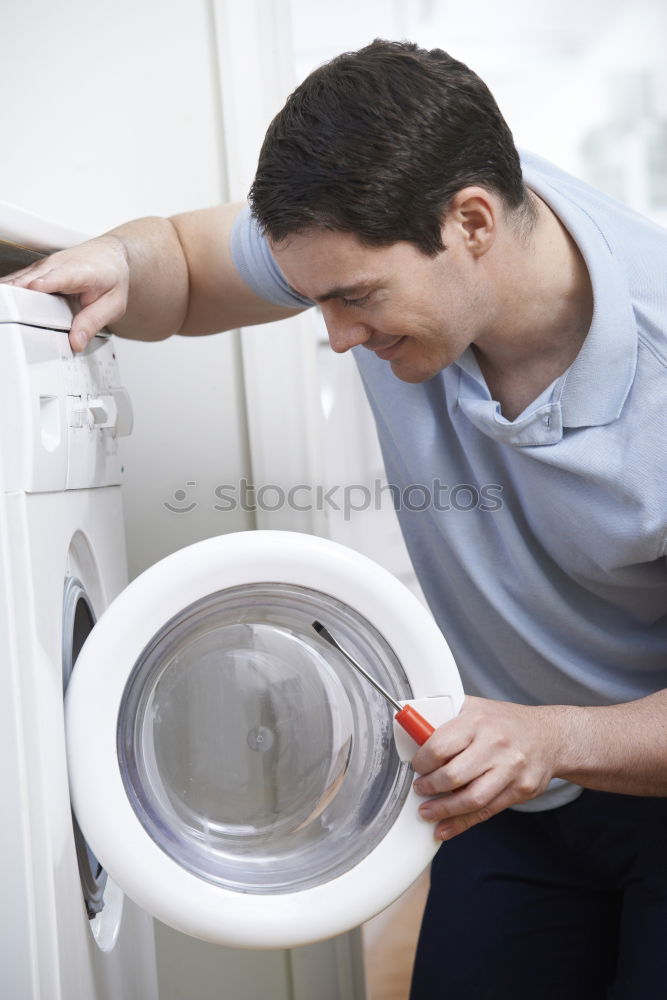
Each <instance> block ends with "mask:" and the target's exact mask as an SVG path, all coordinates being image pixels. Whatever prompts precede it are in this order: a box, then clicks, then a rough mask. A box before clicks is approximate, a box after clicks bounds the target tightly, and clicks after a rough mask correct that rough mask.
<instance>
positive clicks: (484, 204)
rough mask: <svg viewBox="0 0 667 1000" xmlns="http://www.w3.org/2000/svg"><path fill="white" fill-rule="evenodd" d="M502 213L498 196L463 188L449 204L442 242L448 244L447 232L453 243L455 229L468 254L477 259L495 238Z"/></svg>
mask: <svg viewBox="0 0 667 1000" xmlns="http://www.w3.org/2000/svg"><path fill="white" fill-rule="evenodd" d="M499 211H500V205H499V203H498V198H497V196H496V195H493V194H491V193H490V192H489V191H487V190H486V188H482V187H466V188H461V190H460V191H457V192H456V194H455V195H454V197H453V198H452V200H451V201H450V203H449V207H448V210H447V215H446V217H445V221H444V223H443V232H442V238H443V242H444V243H445V244H446V243H447V239H445V231H447V233H448V237H447V238H448V239H449V240H450V241H451V238H452V228H454V229H455V230H456V231H457V232H458V236H459V240H460V241H461V242H462V244H463V246H464V247H465V249H466V250H468V251H469V252H470V253H471V254H472V255H473V256H474V257H481V256H483V255H484V254H485V253H486V252H487V250H489V249H490V248H491V246H492V245H493V242H494V240H495V238H496V232H497V224H498V214H499Z"/></svg>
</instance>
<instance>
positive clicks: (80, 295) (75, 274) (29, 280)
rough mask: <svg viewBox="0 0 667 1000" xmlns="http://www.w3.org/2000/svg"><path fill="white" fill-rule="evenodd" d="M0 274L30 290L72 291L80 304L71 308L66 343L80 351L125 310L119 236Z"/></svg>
mask: <svg viewBox="0 0 667 1000" xmlns="http://www.w3.org/2000/svg"><path fill="white" fill-rule="evenodd" d="M3 280H4V281H5V283H7V284H11V285H14V286H16V287H19V288H27V289H30V290H31V291H38V292H46V293H58V294H61V295H69V296H74V297H75V301H76V303H77V305H78V306H80V307H81V308H80V309H76V308H75V315H74V318H73V321H72V328H71V331H70V344H71V346H72V350H74V351H81V350H83V349H84V348H85V346H86V344H87V343H88V342H89V341H90V340H91V339H92V338H93V337H94V336H95V334H97V333H99V332H100V330H103V329H104V328H105V327H107V326H109V325H110V324H111V323H114V322H115V321H116V320H119V319H120V318H121V317H122V316H123V315H124V313H125V310H126V308H127V297H128V288H129V262H128V258H127V254H126V252H125V250H124V248H123V247H122V245H121V242H120V241H119V240H118V239H116V238H115V237H112V236H106V237H98V238H97V239H95V240H91V241H89V242H88V243H86V244H82V245H81V246H79V247H73V248H72V249H71V250H60V251H58V252H57V253H54V254H52V255H51V256H50V257H45V258H44V259H43V260H40V261H36V262H35V263H34V264H31V265H30V266H29V267H26V268H23V269H22V270H21V271H16V272H15V273H14V274H11V275H7V276H6V277H5V278H4V279H3Z"/></svg>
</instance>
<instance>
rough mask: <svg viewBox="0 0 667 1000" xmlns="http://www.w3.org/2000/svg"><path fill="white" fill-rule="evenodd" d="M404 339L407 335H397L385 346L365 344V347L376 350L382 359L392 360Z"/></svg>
mask: <svg viewBox="0 0 667 1000" xmlns="http://www.w3.org/2000/svg"><path fill="white" fill-rule="evenodd" d="M404 340H405V337H396V338H395V339H394V340H392V341H390V342H389V343H388V344H386V345H385V346H384V347H373V346H371V345H369V344H364V347H368V349H369V350H371V351H374V353H375V354H377V356H378V358H380V359H381V360H382V361H391V360H392V358H393V357H394V355H395V353H396V351H397V350H398V347H399V345H400V344H402V343H403V341H404Z"/></svg>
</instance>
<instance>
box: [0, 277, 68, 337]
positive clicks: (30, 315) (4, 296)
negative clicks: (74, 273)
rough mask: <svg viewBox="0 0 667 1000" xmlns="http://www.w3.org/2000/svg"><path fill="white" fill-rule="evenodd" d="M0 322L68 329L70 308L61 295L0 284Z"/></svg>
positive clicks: (50, 328) (49, 328) (51, 328)
mask: <svg viewBox="0 0 667 1000" xmlns="http://www.w3.org/2000/svg"><path fill="white" fill-rule="evenodd" d="M0 323H25V324H26V325H27V326H41V327H44V328H45V329H47V330H69V328H70V327H71V325H72V308H71V306H70V304H69V302H68V301H67V299H65V298H63V297H62V296H61V295H45V294H44V292H33V291H31V290H30V289H29V288H17V287H15V286H14V285H3V284H0Z"/></svg>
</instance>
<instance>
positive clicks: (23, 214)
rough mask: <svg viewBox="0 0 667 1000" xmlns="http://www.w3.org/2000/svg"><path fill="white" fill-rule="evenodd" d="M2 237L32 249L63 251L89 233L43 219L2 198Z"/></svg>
mask: <svg viewBox="0 0 667 1000" xmlns="http://www.w3.org/2000/svg"><path fill="white" fill-rule="evenodd" d="M0 239H3V240H8V241H10V242H13V243H18V244H20V245H21V246H24V247H28V248H29V249H31V250H45V251H50V250H62V249H63V248H64V247H71V246H75V245H76V244H77V243H83V241H84V240H85V239H87V236H86V235H85V234H84V233H79V232H77V231H76V230H75V229H70V228H69V226H62V225H60V223H58V222H53V221H52V220H51V219H44V218H42V217H41V216H39V215H35V214H34V213H33V212H28V211H27V210H26V209H25V208H19V207H18V206H17V205H10V204H9V202H7V201H0Z"/></svg>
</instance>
